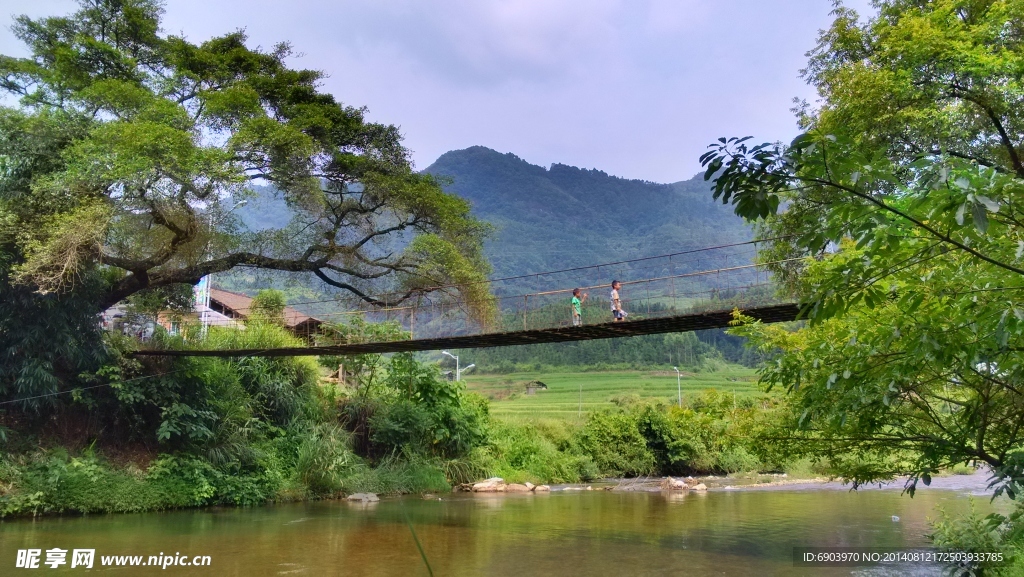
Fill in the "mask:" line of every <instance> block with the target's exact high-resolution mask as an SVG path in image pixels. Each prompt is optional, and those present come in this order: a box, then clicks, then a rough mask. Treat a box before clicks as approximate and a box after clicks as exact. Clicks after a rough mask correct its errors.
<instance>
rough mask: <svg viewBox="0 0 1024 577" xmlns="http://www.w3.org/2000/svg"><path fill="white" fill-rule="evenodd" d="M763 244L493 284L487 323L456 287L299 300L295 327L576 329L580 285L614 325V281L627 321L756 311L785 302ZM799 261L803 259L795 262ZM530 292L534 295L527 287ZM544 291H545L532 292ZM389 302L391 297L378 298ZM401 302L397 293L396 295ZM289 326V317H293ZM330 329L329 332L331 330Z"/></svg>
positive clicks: (588, 310)
mask: <svg viewBox="0 0 1024 577" xmlns="http://www.w3.org/2000/svg"><path fill="white" fill-rule="evenodd" d="M755 255H756V243H754V242H746V243H736V244H733V245H724V246H720V247H709V248H706V249H699V250H693V251H684V252H680V253H673V254H668V255H660V256H656V257H649V258H644V259H633V260H629V261H622V262H619V263H605V264H600V265H593V266H588V267H577V268H570V269H566V270H561V271H547V272H542V273H535V274H528V275H520V276H516V277H509V278H504V279H494V280H491V281H488V284H489V288H490V290H491V293H492V294H493V295H494V298H495V301H496V305H497V310H498V314H497V315H496V317H495V318H493V319H490V320H489V321H487V322H485V323H482V324H481V323H479V322H477V320H474V318H473V316H472V315H471V314H470V313H471V311H470V307H468V306H467V305H466V303H465V302H463V301H461V300H460V299H459V297H458V293H457V292H456V291H455V290H440V291H437V292H432V293H427V294H425V295H423V296H421V297H419V298H417V299H415V300H413V301H406V302H402V303H401V304H399V305H397V306H376V307H371V306H368V305H367V304H366V303H365V302H364V301H360V300H356V299H354V298H353V297H351V296H349V297H346V298H339V299H331V300H320V301H314V302H311V303H306V304H307V306H305V307H303V303H295V304H293V305H292V306H293V307H295V308H299V309H304V312H308V313H309V314H311V315H313V316H314V317H315V318H314V319H313V321H312V322H305V323H295V324H294V326H291V327H290V328H291V329H292V330H293V332H295V333H296V334H297V335H298V336H300V337H304V338H306V339H307V340H308V341H309V342H315V343H330V341H331V340H332V338H334V339H335V341H336V337H332V336H331V335H332V331H331V330H329V327H330V326H331V325H336V324H342V325H343V324H349V323H350V322H351V321H352V319H353V318H355V317H361V318H363V319H364V320H366V321H369V322H384V321H390V322H394V323H397V324H398V325H399V326H401V328H402V329H403V330H405V331H407V332H409V333H411V336H412V337H413V338H437V337H452V336H463V335H473V334H483V333H493V332H513V331H523V330H534V329H544V328H556V327H564V326H571V324H572V316H571V309H570V306H571V305H570V299H571V298H572V291H573V289H574V288H579V289H581V291H582V292H584V293H587V294H588V298H587V299H586V301H585V302H584V306H583V318H582V320H583V324H584V325H588V324H599V323H606V322H611V321H612V314H611V303H610V291H611V288H610V283H611V280H613V279H616V280H619V281H620V282H621V283H622V289H621V290H620V297H621V302H622V308H623V309H624V310H625V311H626V312H627V313H628V316H627V318H626V322H628V321H631V320H640V319H645V318H656V317H672V316H680V315H686V314H692V313H698V312H705V311H712V310H725V309H732V308H750V307H755V306H765V305H771V304H776V303H779V302H781V301H780V299H779V298H778V297H777V295H776V291H775V287H774V285H773V283H772V279H771V273H770V272H769V266H767V265H769V264H774V263H754V258H755ZM791 260H796V259H791ZM524 287H525V288H527V290H523V289H524ZM529 287H541V289H540V290H537V289H535V290H528V289H529ZM377 298H378V299H379V300H381V301H383V302H387V301H388V298H389V295H387V294H383V295H377ZM391 298H392V299H394V296H393V295H392V296H391ZM286 321H288V319H286ZM209 324H210V325H211V326H214V327H217V326H223V327H232V328H240V327H244V324H243V323H242V321H241V320H240V319H230V318H217V319H213V320H211V321H209ZM325 327H328V329H327V330H325Z"/></svg>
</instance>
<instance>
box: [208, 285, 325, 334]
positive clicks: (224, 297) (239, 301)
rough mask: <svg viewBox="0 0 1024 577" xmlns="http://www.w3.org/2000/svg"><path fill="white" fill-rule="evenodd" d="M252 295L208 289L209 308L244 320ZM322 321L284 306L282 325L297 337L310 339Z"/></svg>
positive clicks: (249, 307) (246, 316) (250, 305)
mask: <svg viewBox="0 0 1024 577" xmlns="http://www.w3.org/2000/svg"><path fill="white" fill-rule="evenodd" d="M252 300H253V299H252V297H247V296H245V295H243V294H239V293H234V292H231V291H226V290H222V289H216V288H211V289H210V310H211V311H212V312H214V313H216V314H217V315H221V316H222V317H223V318H227V319H232V320H234V321H235V322H239V321H245V319H247V318H248V316H249V311H250V310H251V309H252ZM323 323H324V322H323V321H322V320H320V319H318V318H316V317H311V316H309V315H307V314H305V313H303V312H301V311H299V310H297V309H295V308H293V307H289V306H286V307H284V326H285V328H286V329H288V330H289V331H291V332H292V334H294V335H295V336H297V337H300V338H304V339H310V338H312V337H313V336H314V335H316V334H318V333H319V332H320V327H321V325H323Z"/></svg>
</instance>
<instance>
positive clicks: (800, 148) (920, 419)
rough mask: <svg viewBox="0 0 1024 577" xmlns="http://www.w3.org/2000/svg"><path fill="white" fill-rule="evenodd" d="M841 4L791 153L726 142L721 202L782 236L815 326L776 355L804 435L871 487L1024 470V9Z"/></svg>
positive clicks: (1011, 479)
mask: <svg viewBox="0 0 1024 577" xmlns="http://www.w3.org/2000/svg"><path fill="white" fill-rule="evenodd" d="M875 6H876V8H877V10H878V13H877V14H876V15H875V16H873V17H871V18H869V19H867V20H861V19H860V18H859V17H858V15H857V14H855V13H854V12H853V11H851V10H848V9H846V8H843V7H841V6H839V7H837V9H836V12H835V21H834V23H833V25H832V26H831V27H830V28H829V29H828V30H825V31H824V32H823V33H822V34H821V36H820V38H819V43H818V45H817V47H816V48H815V49H814V50H812V51H811V53H810V54H809V56H810V63H809V65H808V67H807V69H806V70H805V71H804V75H805V78H806V79H807V80H808V81H809V82H810V83H811V84H812V85H814V86H815V87H816V88H817V89H818V93H819V96H820V100H819V101H818V103H816V104H815V105H813V106H812V105H807V104H804V105H803V106H801V107H800V113H799V114H800V115H799V119H800V123H801V125H802V127H803V128H804V129H806V132H805V133H804V134H802V135H801V136H799V137H798V138H797V139H796V140H794V141H793V142H792V143H791V144H789V145H782V144H771V143H766V144H760V145H756V146H755V145H753V144H752V143H750V142H749V141H748V140H747V139H736V138H731V139H721V140H720V141H719V142H718V143H717V144H715V145H713V147H712V150H711V151H710V152H709V153H708V154H706V155H705V156H704V157H703V161H704V162H705V164H706V165H707V173H706V175H707V178H709V179H711V180H713V181H714V182H715V193H714V194H715V196H716V198H720V199H722V200H723V201H725V202H732V203H733V204H734V205H735V209H736V212H737V213H738V214H740V215H742V216H745V217H747V218H749V219H751V220H755V221H757V222H758V223H759V225H760V231H761V235H762V236H763V237H765V238H774V239H776V240H774V241H771V242H769V243H768V248H767V249H766V250H765V252H764V253H763V254H762V257H764V258H765V259H766V260H770V261H779V260H783V259H785V258H787V257H789V258H792V259H794V260H791V261H789V262H788V263H787V264H785V265H784V266H779V265H774V268H775V271H776V273H777V278H779V279H780V280H781V281H783V282H782V284H783V286H784V287H785V290H787V291H788V292H789V293H790V294H791V295H792V296H793V297H794V298H797V299H800V300H802V301H803V302H805V303H807V305H808V306H807V310H806V312H807V316H808V318H809V319H810V321H811V323H810V325H809V326H808V327H807V328H805V329H803V330H801V331H799V332H798V333H795V334H791V333H787V332H785V331H780V330H777V329H769V328H767V327H759V326H755V327H748V328H746V329H744V333H745V334H747V335H748V336H752V337H754V338H755V340H756V341H757V342H758V343H759V344H760V345H761V346H762V347H764V349H765V350H766V351H781V353H780V354H778V356H777V357H776V359H775V361H774V362H772V363H769V364H768V366H767V367H766V368H765V370H764V374H763V379H764V381H765V382H766V383H768V384H770V385H773V386H783V387H786V388H787V389H788V390H789V391H790V393H791V397H790V398H791V400H792V402H793V407H794V409H795V411H794V417H793V423H792V425H793V427H794V428H795V429H796V432H795V433H793V434H792V436H791V437H789V439H790V441H791V442H795V443H797V445H796V446H797V447H802V448H804V449H806V450H809V451H811V452H812V453H816V454H819V455H825V456H826V457H828V458H829V459H830V460H831V461H832V462H833V464H834V465H835V466H836V467H837V470H839V471H840V472H841V473H843V474H845V475H846V476H848V477H849V478H851V479H853V480H855V481H868V480H873V479H878V478H883V477H887V476H891V475H894V474H899V473H909V474H911V475H912V476H913V477H912V479H913V480H914V481H915V482H916V480H917V479H919V478H920V479H924V480H925V481H926V482H927V481H928V479H929V476H930V474H932V473H933V472H934V471H936V470H938V469H940V468H942V467H945V466H949V465H950V464H953V463H956V462H963V461H971V460H975V461H981V462H984V463H987V464H988V465H990V466H991V467H992V468H993V469H994V470H995V471H996V474H997V476H998V478H999V479H1000V480H1001V481H1002V482H1001V483H1000V487H1001V488H1004V489H1007V490H1009V491H1010V492H1011V494H1012V493H1013V492H1015V491H1017V490H1019V484H1020V482H1021V481H1022V480H1024V478H1022V474H1024V355H1022V352H1024V303H1022V302H1021V295H1022V294H1024V293H1022V292H1021V291H1022V290H1024V165H1022V162H1021V158H1022V154H1024V150H1022V148H1021V147H1022V145H1024V142H1022V140H1024V115H1022V114H1024V113H1022V110H1024V109H1022V107H1021V105H1022V104H1024V86H1022V78H1024V2H1022V1H1021V0H936V1H928V2H925V1H909V0H888V1H879V2H876V3H875Z"/></svg>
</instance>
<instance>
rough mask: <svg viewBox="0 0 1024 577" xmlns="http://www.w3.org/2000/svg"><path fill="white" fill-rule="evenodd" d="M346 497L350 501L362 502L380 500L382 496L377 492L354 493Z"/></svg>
mask: <svg viewBox="0 0 1024 577" xmlns="http://www.w3.org/2000/svg"><path fill="white" fill-rule="evenodd" d="M345 499H346V500H348V501H359V502H362V503H375V502H377V501H380V497H378V496H377V495H376V494H375V493H352V494H351V495H349V496H348V497H345Z"/></svg>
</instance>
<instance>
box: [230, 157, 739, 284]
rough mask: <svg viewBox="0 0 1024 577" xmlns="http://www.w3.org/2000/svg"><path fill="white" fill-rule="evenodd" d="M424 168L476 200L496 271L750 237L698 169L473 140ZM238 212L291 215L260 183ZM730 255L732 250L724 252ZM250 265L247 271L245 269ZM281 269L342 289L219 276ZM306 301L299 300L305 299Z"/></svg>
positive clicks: (599, 278)
mask: <svg viewBox="0 0 1024 577" xmlns="http://www.w3.org/2000/svg"><path fill="white" fill-rule="evenodd" d="M425 172H427V173H430V174H433V175H435V176H438V177H442V178H443V180H444V181H445V182H446V184H445V188H446V189H447V190H448V191H449V192H452V193H455V194H457V195H459V196H461V197H463V198H466V199H468V200H469V201H470V202H471V203H472V210H473V213H474V214H475V215H476V216H477V217H478V218H480V219H481V220H484V221H486V222H488V223H490V224H492V225H493V226H494V233H493V234H492V235H491V237H490V238H489V239H488V240H487V241H486V243H485V253H486V255H487V257H488V259H489V260H490V262H491V264H492V265H493V267H494V273H493V275H492V277H493V278H501V277H509V276H519V275H528V274H533V273H539V272H545V271H552V270H560V269H566V268H573V267H586V266H590V265H596V264H601V263H611V262H617V261H623V260H629V259H635V258H642V257H650V256H656V255H663V254H667V253H677V252H683V251H688V250H693V249H698V248H703V247H708V246H717V245H723V244H730V243H736V242H743V241H746V240H750V238H751V237H752V232H751V230H750V229H749V227H748V226H747V225H746V224H744V222H743V220H742V219H741V218H739V217H737V216H736V215H734V214H733V212H732V210H731V208H730V207H728V206H724V205H722V204H721V203H719V202H716V201H714V200H713V199H712V198H711V192H710V187H709V185H708V184H707V183H706V182H705V181H704V180H703V178H701V177H700V176H695V177H694V178H692V179H690V180H686V181H682V182H676V183H673V184H659V183H654V182H649V181H644V180H629V179H625V178H619V177H615V176H611V175H609V174H607V173H605V172H603V171H600V170H587V169H581V168H576V167H574V166H567V165H564V164H553V165H551V167H550V168H544V167H542V166H537V165H533V164H530V163H528V162H526V161H525V160H523V159H521V158H519V157H518V156H516V155H514V154H511V153H507V154H502V153H500V152H497V151H494V150H491V149H489V148H486V147H483V146H473V147H470V148H467V149H464V150H453V151H451V152H447V153H445V154H443V155H441V157H440V158H438V159H437V161H435V162H434V163H433V164H431V165H430V166H429V167H428V168H427V169H426V170H425ZM256 192H257V194H256V196H255V197H254V198H251V199H250V200H249V201H248V202H247V204H245V205H243V206H240V207H238V209H237V210H236V211H235V214H236V215H237V216H238V217H240V219H241V221H242V223H243V225H244V226H245V227H246V228H248V229H249V230H260V229H264V228H276V227H282V226H284V225H285V224H287V222H288V221H289V219H290V218H291V216H290V210H289V209H288V207H287V205H286V204H285V203H284V201H283V200H282V199H281V198H279V197H278V196H277V195H275V194H274V190H273V189H272V188H271V187H260V188H258V189H257V191H256ZM726 254H729V255H731V258H724V257H725V256H726ZM752 255H753V250H752V247H749V246H748V247H738V248H736V249H730V250H729V251H714V252H708V253H699V254H694V255H688V256H685V257H680V258H676V259H674V260H673V262H672V267H673V268H672V269H671V270H670V269H669V268H668V261H667V260H665V259H661V260H654V261H645V262H641V263H635V264H625V265H614V266H605V267H601V268H599V269H590V270H584V271H578V272H573V273H570V274H566V275H562V276H561V277H555V276H549V277H542V278H536V279H524V280H522V281H515V282H514V283H496V284H495V286H494V290H495V291H496V292H497V293H499V294H516V293H519V292H521V291H522V290H524V289H525V290H531V291H532V290H541V291H543V290H550V289H552V288H564V287H563V286H561V285H562V284H566V285H572V286H588V285H597V284H603V283H608V282H609V281H610V280H611V279H612V278H620V279H622V280H631V279H640V278H651V277H656V276H659V275H666V274H670V273H676V274H678V273H684V272H689V271H695V270H703V269H707V268H712V267H719V266H735V265H739V264H748V263H749V262H750V259H751V257H752ZM243 272H244V271H243ZM277 276H288V277H289V282H288V283H287V284H288V285H290V286H291V288H290V289H289V293H290V294H291V293H293V292H294V293H295V294H296V295H298V294H303V295H305V296H306V297H307V298H306V299H305V300H309V299H308V296H309V295H310V294H315V293H317V292H320V291H322V292H323V293H326V294H330V293H333V292H335V291H334V290H333V289H330V288H329V287H324V286H322V284H321V283H320V282H319V281H317V280H316V279H313V278H312V277H310V278H308V279H307V278H305V277H303V278H294V275H274V274H266V273H263V274H254V273H252V272H251V271H249V272H247V273H245V274H240V273H233V274H228V275H219V277H218V278H219V281H218V284H219V285H223V286H222V288H227V289H229V290H236V291H239V292H245V293H246V294H249V293H254V292H255V291H257V290H258V289H259V288H263V287H265V286H277V287H278V288H283V287H282V284H281V281H280V279H279V280H277V281H273V282H270V279H272V278H276V277H277ZM300 300H301V299H300Z"/></svg>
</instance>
